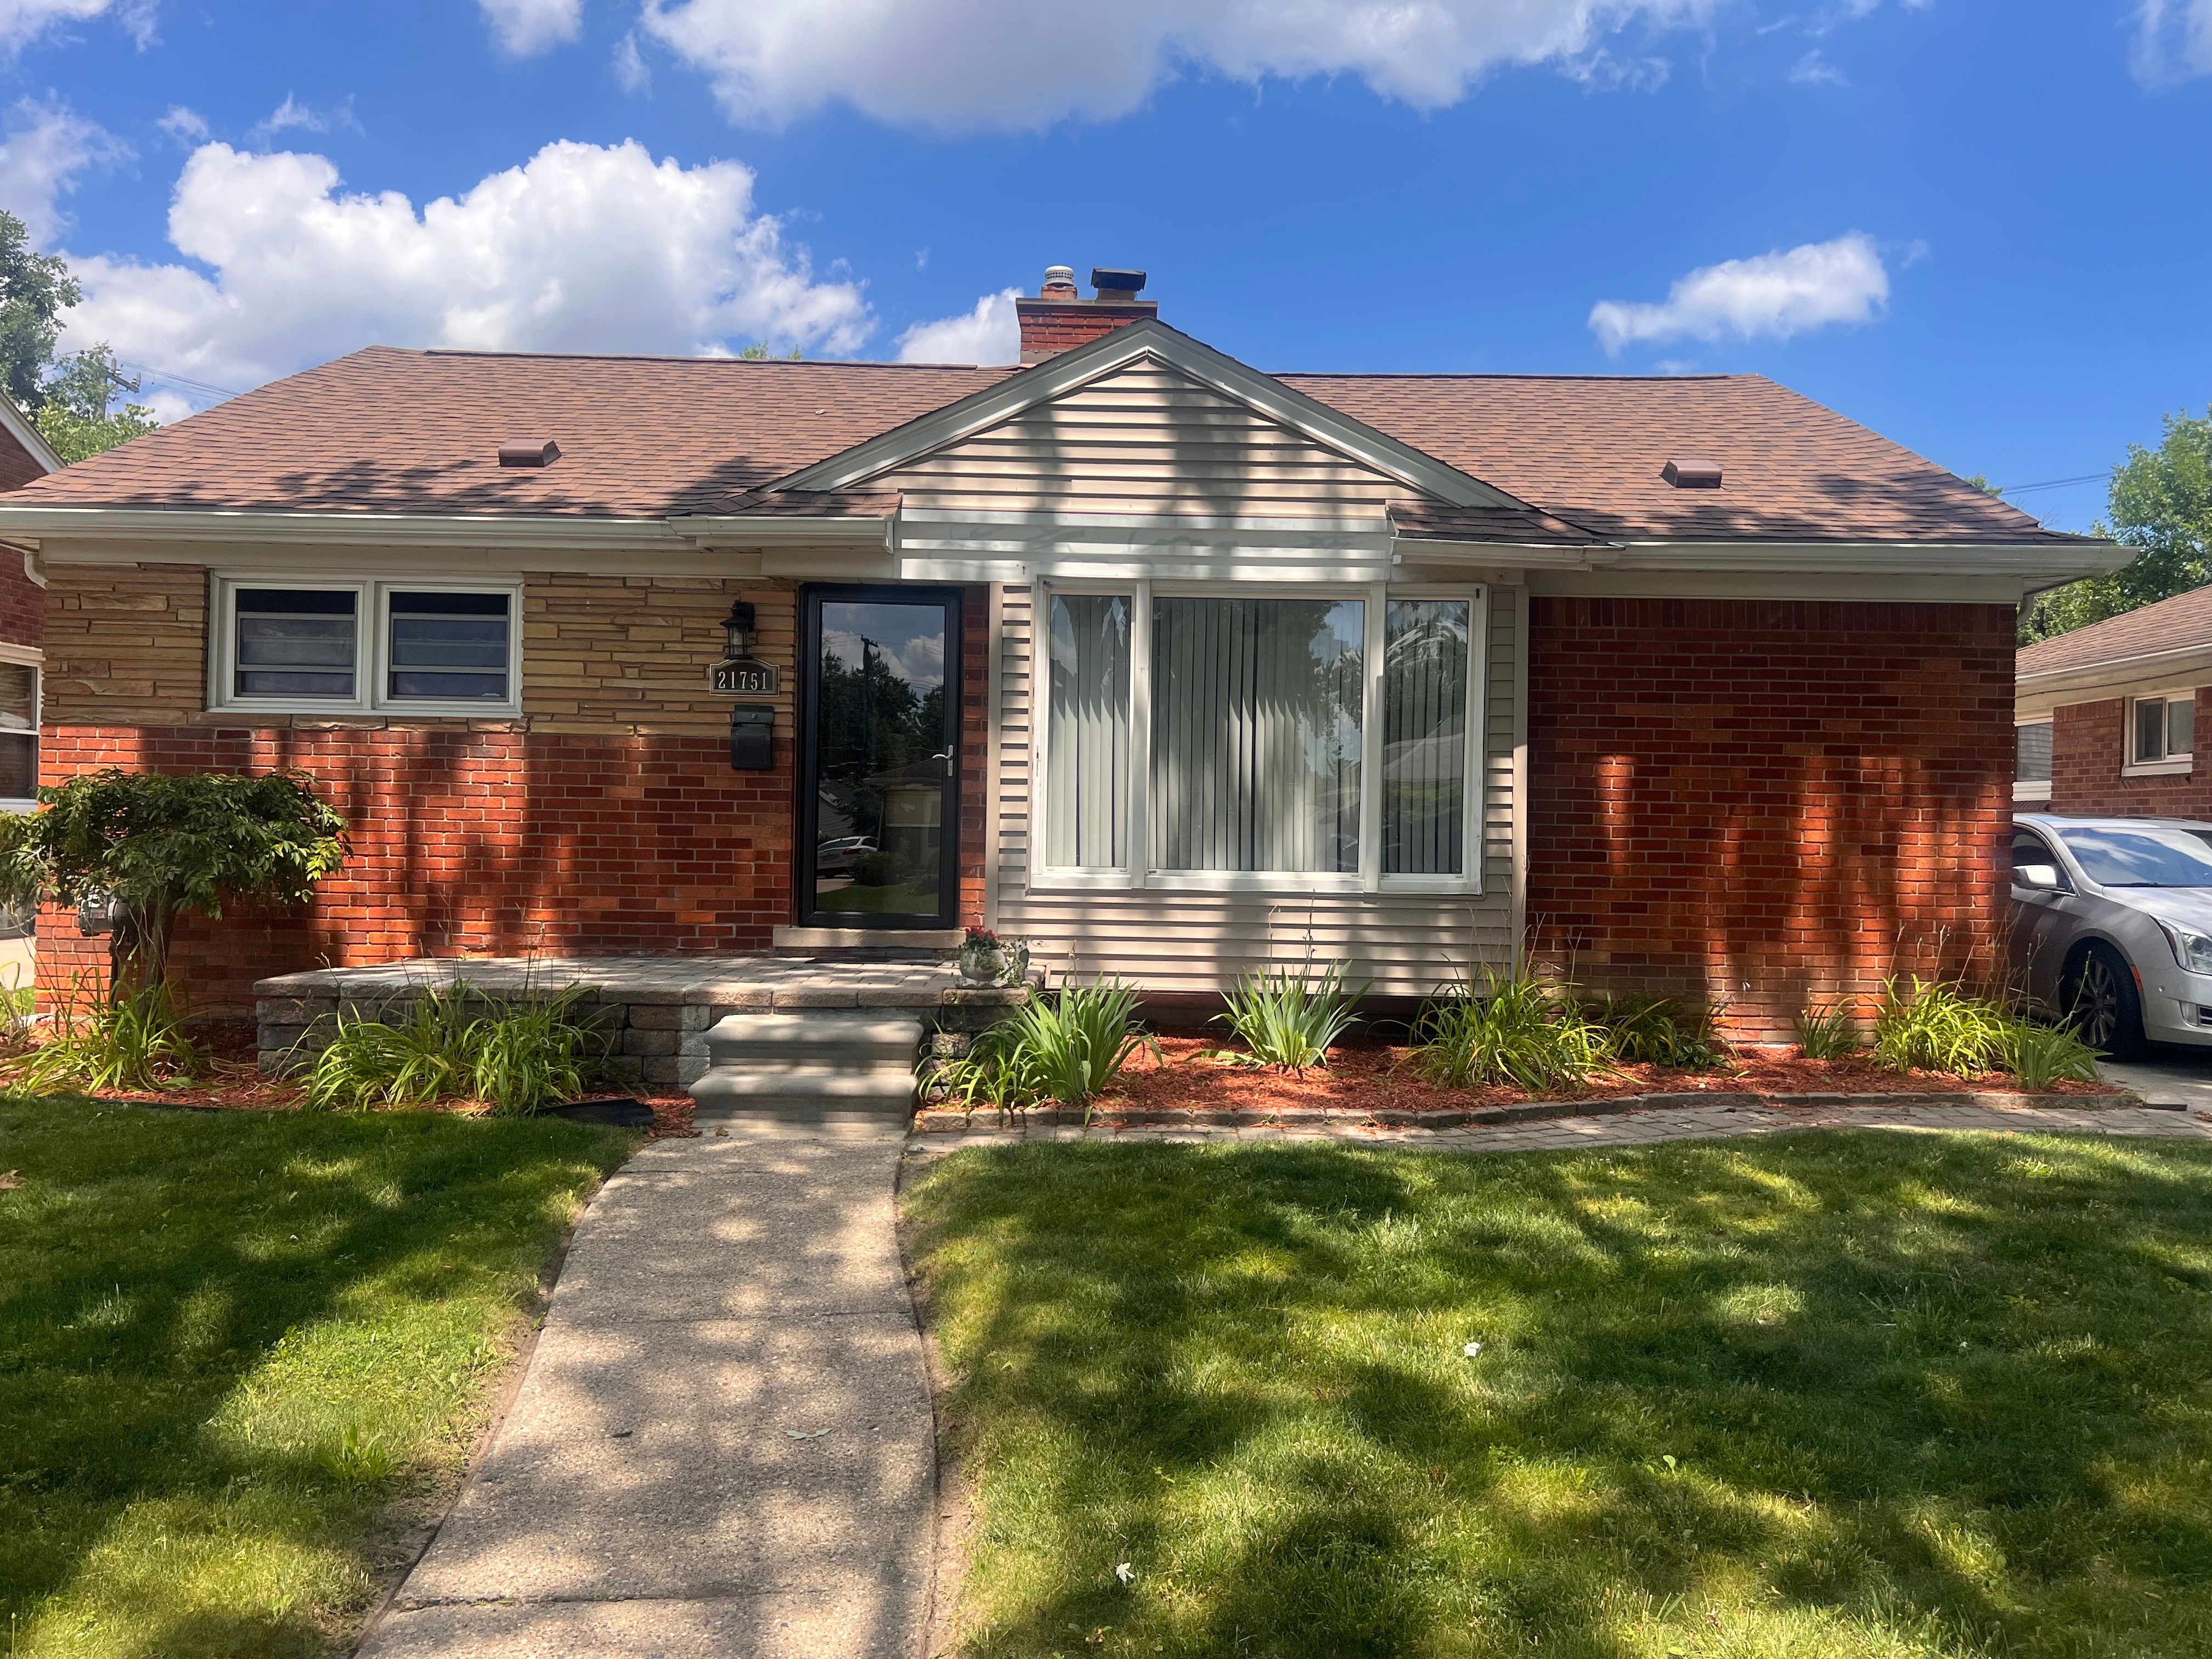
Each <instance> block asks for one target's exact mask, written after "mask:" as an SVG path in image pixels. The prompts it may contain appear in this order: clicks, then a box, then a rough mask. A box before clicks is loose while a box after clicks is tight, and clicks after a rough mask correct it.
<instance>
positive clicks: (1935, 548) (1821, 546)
mask: <svg viewBox="0 0 2212 1659" xmlns="http://www.w3.org/2000/svg"><path fill="white" fill-rule="evenodd" d="M2134 557H2135V551H2134V550H2133V549H2130V548H2124V547H2122V546H2120V545H2119V544H2118V543H2117V542H2087V543H2049V542H2025V543H1974V542H1719V543H1691V542H1626V543H1623V544H1620V545H1618V546H1615V547H1608V548H1602V549H1596V548H1594V549H1591V550H1589V563H1590V565H1591V567H1592V568H1599V569H1609V570H1720V571H1753V570H1756V571H1774V572H1778V573H1785V574H1786V573H1788V572H1790V571H1793V570H1801V571H1823V572H1836V573H1839V574H1854V575H1870V576H1874V575H1891V574H1894V575H1910V576H2008V577H2015V578H2018V579H2020V580H2023V581H2030V582H2039V581H2045V580H2056V581H2074V580H2079V579H2080V578H2081V577H2083V576H2097V575H2102V574H2105V573H2106V572H2107V571H2112V570H2118V568H2120V567H2121V566H2122V565H2124V564H2125V563H2127V562H2128V561H2129V560H2130V559H2132V558H2134Z"/></svg>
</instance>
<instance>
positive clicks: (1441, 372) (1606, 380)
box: [1262, 368, 1766, 386]
mask: <svg viewBox="0 0 2212 1659" xmlns="http://www.w3.org/2000/svg"><path fill="white" fill-rule="evenodd" d="M1262 372H1263V373H1265V374H1270V375H1272V376H1273V377H1274V378H1275V379H1276V380H1284V379H1287V378H1291V377H1295V378H1297V379H1298V380H1591V381H1595V382H1597V383H1599V384H1601V385H1607V386H1617V385H1619V384H1620V382H1622V381H1624V380H1650V381H1655V382H1667V381H1676V380H1765V379H1766V376H1765V375H1764V374H1726V373H1723V372H1720V371H1715V372H1714V373H1712V374H1540V373H1535V372H1533V371H1529V370H1510V371H1509V370H1496V369H1467V370H1463V371H1462V370H1450V369H1392V368H1376V369H1364V368H1271V369H1267V370H1264V371H1262Z"/></svg>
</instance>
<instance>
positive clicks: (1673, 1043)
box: [1589, 994, 1728, 1069]
mask: <svg viewBox="0 0 2212 1659" xmlns="http://www.w3.org/2000/svg"><path fill="white" fill-rule="evenodd" d="M1589 1016H1590V1018H1592V1019H1593V1020H1595V1022H1596V1023H1597V1024H1599V1025H1601V1026H1602V1027H1603V1028H1604V1029H1605V1031H1606V1033H1607V1036H1609V1037H1610V1038H1611V1039H1612V1044H1613V1058H1614V1059H1616V1060H1632V1061H1638V1062H1641V1063H1643V1064H1645V1065H1650V1066H1680V1067H1684V1068H1690V1069H1694V1068H1698V1067H1703V1066H1718V1065H1719V1064H1721V1062H1722V1061H1723V1060H1726V1059H1727V1058H1728V1046H1727V1045H1726V1044H1725V1043H1723V1042H1722V1041H1721V1034H1720V1011H1719V1010H1718V1009H1717V1008H1715V1007H1713V1006H1711V1004H1709V1003H1693V1002H1685V1001H1683V1000H1680V998H1676V997H1652V996H1613V995H1611V994H1607V995H1605V996H1601V997H1600V998H1599V999H1598V1000H1596V1001H1595V1002H1594V1003H1592V1004H1591V1005H1590V1006H1589Z"/></svg>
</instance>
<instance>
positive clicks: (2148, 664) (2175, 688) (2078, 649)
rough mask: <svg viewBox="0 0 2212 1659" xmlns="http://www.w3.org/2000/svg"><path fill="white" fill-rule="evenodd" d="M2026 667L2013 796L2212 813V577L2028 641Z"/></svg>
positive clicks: (2053, 805) (2109, 809)
mask: <svg viewBox="0 0 2212 1659" xmlns="http://www.w3.org/2000/svg"><path fill="white" fill-rule="evenodd" d="M2017 671H2018V684H2019V691H2018V696H2017V699H2016V702H2015V708H2014V714H2013V719H2014V721H2015V726H2014V732H2015V749H2016V752H2017V757H2018V761H2017V766H2016V769H2015V773H2014V783H2013V799H2015V801H2017V802H2019V803H2020V804H2021V805H2022V806H2024V807H2027V809H2028V810H2029V811H2044V812H2080V813H2099V814H2105V813H2109V814H2114V815H2120V816H2137V815H2140V816H2144V817H2189V818H2203V817H2212V773H2208V772H2207V770H2206V769H2205V768H2203V767H2201V766H2198V765H2197V741H2198V739H2197V732H2198V730H2199V729H2200V721H2199V714H2198V699H2199V698H2207V699H2212V588H2203V587H2200V588H2197V589H2196V590H2195V591H2194V592H2188V593H2179V594H2176V595H2175V596H2174V597H2173V598H2172V599H2161V600H2160V601H2159V602H2158V603H2157V604H2156V605H2144V606H2143V607H2142V609H2140V610H2137V611H2128V612H2126V613H2124V615H2121V616H2118V617H2106V619H2105V620H2104V621H2103V622H2100V623H2091V624H2090V625H2089V626H2088V627H2087V628H2077V629H2075V630H2074V631H2073V632H2072V633H2070V634H2061V635H2057V636H2056V637H2055V638H2052V639H2047V640H2039V641H2036V642H2035V643H2034V644H2033V645H2029V646H2023V647H2021V653H2020V659H2019V662H2018V664H2017ZM2205 718H2208V719H2212V702H2207V703H2206V705H2205Z"/></svg>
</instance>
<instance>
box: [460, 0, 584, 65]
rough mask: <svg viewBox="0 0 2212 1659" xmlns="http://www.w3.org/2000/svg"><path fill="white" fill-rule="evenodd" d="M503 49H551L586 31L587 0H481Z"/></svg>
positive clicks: (521, 53) (520, 52)
mask: <svg viewBox="0 0 2212 1659" xmlns="http://www.w3.org/2000/svg"><path fill="white" fill-rule="evenodd" d="M477 5H478V6H480V7H481V8H482V9H483V15H484V21H485V22H487V23H489V24H490V25H491V32H492V36H493V38H494V39H495V40H497V41H498V42H499V44H500V46H501V49H502V50H503V51H507V52H513V54H514V55H515V56H516V57H517V58H527V57H529V56H531V55H532V53H534V52H550V51H551V50H552V49H553V48H554V47H556V46H565V45H566V44H567V43H568V42H569V41H571V40H574V39H575V38H576V37H577V36H578V35H579V34H581V33H583V32H584V0H477Z"/></svg>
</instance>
